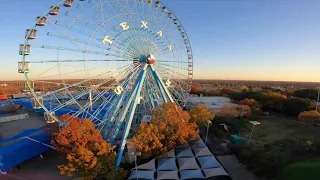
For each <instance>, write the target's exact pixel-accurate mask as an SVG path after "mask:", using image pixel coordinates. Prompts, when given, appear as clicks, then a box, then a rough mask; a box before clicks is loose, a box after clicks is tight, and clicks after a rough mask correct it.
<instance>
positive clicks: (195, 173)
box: [180, 169, 204, 179]
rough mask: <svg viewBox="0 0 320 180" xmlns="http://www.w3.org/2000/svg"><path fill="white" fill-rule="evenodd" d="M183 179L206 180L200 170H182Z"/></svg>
mask: <svg viewBox="0 0 320 180" xmlns="http://www.w3.org/2000/svg"><path fill="white" fill-rule="evenodd" d="M180 175H181V179H193V178H194V179H204V176H203V174H202V172H201V170H200V169H198V170H182V171H180Z"/></svg>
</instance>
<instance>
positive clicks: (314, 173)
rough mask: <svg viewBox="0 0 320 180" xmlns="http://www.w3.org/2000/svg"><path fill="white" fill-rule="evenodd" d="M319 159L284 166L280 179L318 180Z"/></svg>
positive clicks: (319, 170) (319, 176)
mask: <svg viewBox="0 0 320 180" xmlns="http://www.w3.org/2000/svg"><path fill="white" fill-rule="evenodd" d="M319 172H320V158H315V159H311V160H308V161H303V162H297V163H294V164H291V165H289V166H286V167H285V168H284V169H283V170H282V172H281V175H280V177H282V178H281V179H282V180H305V179H307V180H319V179H320V175H319Z"/></svg>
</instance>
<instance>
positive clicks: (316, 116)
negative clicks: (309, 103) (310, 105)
mask: <svg viewBox="0 0 320 180" xmlns="http://www.w3.org/2000/svg"><path fill="white" fill-rule="evenodd" d="M298 120H300V121H307V122H310V123H315V122H318V123H320V112H318V111H316V110H311V111H304V112H301V113H300V114H299V116H298Z"/></svg>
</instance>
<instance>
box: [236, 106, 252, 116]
mask: <svg viewBox="0 0 320 180" xmlns="http://www.w3.org/2000/svg"><path fill="white" fill-rule="evenodd" d="M236 110H237V112H238V117H240V118H243V117H248V116H251V109H250V107H249V106H248V105H239V106H237V107H236Z"/></svg>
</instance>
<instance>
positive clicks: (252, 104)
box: [239, 98, 260, 111]
mask: <svg viewBox="0 0 320 180" xmlns="http://www.w3.org/2000/svg"><path fill="white" fill-rule="evenodd" d="M239 104H241V105H248V106H249V107H250V108H251V109H252V110H255V111H259V110H260V105H259V103H258V101H256V100H254V99H248V98H246V99H244V100H241V101H240V102H239Z"/></svg>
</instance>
